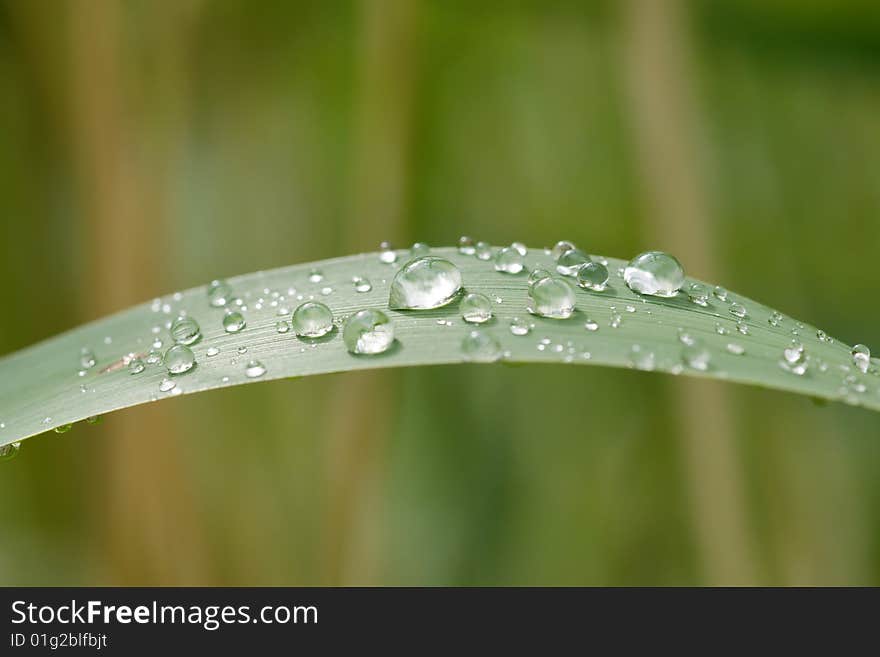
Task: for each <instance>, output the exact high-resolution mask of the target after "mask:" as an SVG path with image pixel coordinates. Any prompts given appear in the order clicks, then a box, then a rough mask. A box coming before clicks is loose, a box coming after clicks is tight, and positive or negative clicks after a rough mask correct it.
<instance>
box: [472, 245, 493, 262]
mask: <svg viewBox="0 0 880 657" xmlns="http://www.w3.org/2000/svg"><path fill="white" fill-rule="evenodd" d="M474 255H476V256H477V260H489V259H491V258H492V247H491V246H490V245H489V243H488V242H477V244H476V246H475V247H474Z"/></svg>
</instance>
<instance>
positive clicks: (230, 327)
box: [223, 310, 247, 333]
mask: <svg viewBox="0 0 880 657" xmlns="http://www.w3.org/2000/svg"><path fill="white" fill-rule="evenodd" d="M245 326H247V322H246V321H245V318H244V315H242V314H241V313H240V312H238V311H237V310H233V311H230V312H227V313H226V314H225V315H224V316H223V330H224V331H226V332H227V333H238V332H239V331H241V330H242V329H243V328H244V327H245Z"/></svg>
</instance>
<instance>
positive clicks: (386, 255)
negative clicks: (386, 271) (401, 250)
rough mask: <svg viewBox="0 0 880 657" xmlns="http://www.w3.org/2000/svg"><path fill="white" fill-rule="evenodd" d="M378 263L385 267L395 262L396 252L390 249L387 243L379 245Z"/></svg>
mask: <svg viewBox="0 0 880 657" xmlns="http://www.w3.org/2000/svg"><path fill="white" fill-rule="evenodd" d="M379 262H382V263H385V264H386V265H393V264H394V263H395V262H397V252H396V251H395V250H394V249H392V248H391V244H389V243H388V242H382V243H381V244H380V245H379Z"/></svg>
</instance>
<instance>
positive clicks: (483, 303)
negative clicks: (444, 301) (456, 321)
mask: <svg viewBox="0 0 880 657" xmlns="http://www.w3.org/2000/svg"><path fill="white" fill-rule="evenodd" d="M459 310H460V311H461V318H462V319H463V320H464V321H466V322H469V323H471V324H483V323H484V322H488V321H489V320H490V319H492V302H491V301H489V297H487V296H486V295H485V294H480V293H478V292H473V293H471V294H468V295H465V297H464V299H462V300H461V304H460V305H459Z"/></svg>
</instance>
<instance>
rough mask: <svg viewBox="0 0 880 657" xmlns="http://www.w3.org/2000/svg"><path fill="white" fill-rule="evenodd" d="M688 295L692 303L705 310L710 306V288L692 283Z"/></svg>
mask: <svg viewBox="0 0 880 657" xmlns="http://www.w3.org/2000/svg"><path fill="white" fill-rule="evenodd" d="M687 293H688V299H690V300H691V303H695V304H697V305H698V306H702V307H704V308H705V307H706V306H708V305H709V288H708V287H706V286H705V285H703V284H702V283H691V284H690V285H689V286H688V289H687Z"/></svg>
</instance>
